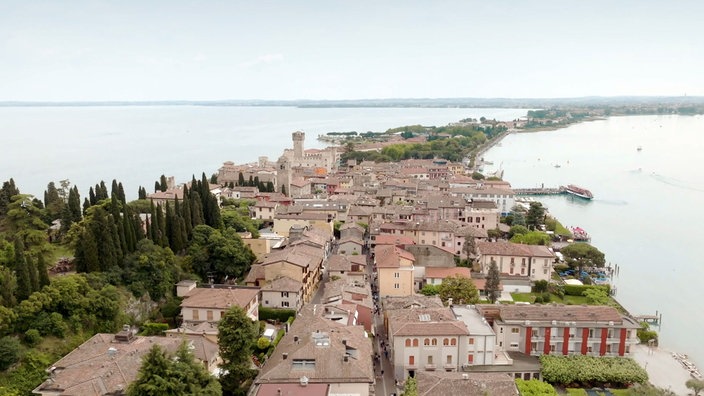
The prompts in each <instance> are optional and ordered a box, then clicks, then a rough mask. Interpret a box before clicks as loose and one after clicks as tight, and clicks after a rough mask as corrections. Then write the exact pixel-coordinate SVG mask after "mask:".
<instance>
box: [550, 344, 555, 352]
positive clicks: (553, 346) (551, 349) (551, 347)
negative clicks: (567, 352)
mask: <svg viewBox="0 0 704 396" xmlns="http://www.w3.org/2000/svg"><path fill="white" fill-rule="evenodd" d="M555 350H556V349H555V345H554V344H553V345H550V352H555Z"/></svg>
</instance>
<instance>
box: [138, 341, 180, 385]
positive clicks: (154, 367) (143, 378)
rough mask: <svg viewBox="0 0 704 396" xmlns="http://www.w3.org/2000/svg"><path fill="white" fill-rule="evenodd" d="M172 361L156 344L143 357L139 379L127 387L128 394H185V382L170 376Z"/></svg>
mask: <svg viewBox="0 0 704 396" xmlns="http://www.w3.org/2000/svg"><path fill="white" fill-rule="evenodd" d="M170 365H171V362H170V361H169V358H168V357H167V355H166V352H164V350H163V349H161V347H160V346H159V345H154V346H152V347H151V348H150V349H149V352H147V354H146V355H145V356H144V357H143V358H142V365H141V366H140V368H139V373H138V374H137V379H136V380H135V381H134V382H133V383H132V384H130V386H129V388H128V389H127V395H128V396H161V395H180V394H183V393H182V391H183V388H184V386H183V384H179V383H177V382H176V381H173V380H172V378H170V376H171V373H170V372H169V371H170V370H169V369H170Z"/></svg>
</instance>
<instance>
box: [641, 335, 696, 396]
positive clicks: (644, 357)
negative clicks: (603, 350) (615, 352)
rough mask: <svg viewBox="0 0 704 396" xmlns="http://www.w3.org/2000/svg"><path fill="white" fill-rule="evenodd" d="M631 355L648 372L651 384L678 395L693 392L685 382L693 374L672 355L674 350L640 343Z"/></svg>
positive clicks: (684, 395)
mask: <svg viewBox="0 0 704 396" xmlns="http://www.w3.org/2000/svg"><path fill="white" fill-rule="evenodd" d="M631 357H633V359H634V360H635V361H636V362H638V364H640V365H641V366H642V367H643V368H645V371H647V372H648V377H649V381H650V383H651V384H653V385H655V386H657V387H659V388H663V389H669V390H671V391H673V392H675V394H677V395H682V396H686V395H689V394H691V391H690V390H689V389H687V387H686V386H685V382H687V380H688V379H691V378H692V376H691V375H690V374H689V371H687V370H686V369H685V368H684V367H683V366H682V365H681V364H680V362H678V361H677V360H675V358H674V357H672V352H670V351H668V350H665V349H662V348H659V347H652V348H651V347H648V346H647V345H642V344H640V345H635V346H634V348H633V350H632V356H631Z"/></svg>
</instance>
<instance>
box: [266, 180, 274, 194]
mask: <svg viewBox="0 0 704 396" xmlns="http://www.w3.org/2000/svg"><path fill="white" fill-rule="evenodd" d="M266 192H274V183H272V182H270V181H268V182H266Z"/></svg>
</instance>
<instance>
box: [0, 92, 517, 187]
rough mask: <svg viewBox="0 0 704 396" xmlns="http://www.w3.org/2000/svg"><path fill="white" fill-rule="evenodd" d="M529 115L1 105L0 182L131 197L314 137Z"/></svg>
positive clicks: (453, 111) (441, 110) (474, 111)
mask: <svg viewBox="0 0 704 396" xmlns="http://www.w3.org/2000/svg"><path fill="white" fill-rule="evenodd" d="M525 114H526V110H525V109H458V108H296V107H234V106H233V107H226V106H116V107H0V139H1V140H0V148H1V150H0V153H2V154H1V155H0V181H5V180H8V179H9V178H10V177H13V178H14V180H15V183H16V184H17V185H18V187H19V188H20V191H21V192H23V193H28V194H33V195H35V196H37V197H39V198H40V199H41V198H42V197H43V191H44V190H45V189H46V185H47V184H48V183H49V182H50V181H54V182H56V184H57V185H58V181H60V180H63V179H69V180H70V181H71V182H72V183H74V184H75V185H77V186H78V188H79V190H80V192H81V195H82V197H85V196H87V194H88V189H89V187H90V186H93V185H95V184H96V183H98V182H100V180H105V182H106V183H107V185H108V188H109V187H110V183H111V182H112V179H117V180H118V181H120V182H122V184H123V186H124V188H125V192H126V194H127V196H128V198H136V197H137V189H138V187H139V186H140V185H141V186H144V187H146V189H147V191H150V190H151V189H153V187H154V181H156V180H157V179H158V178H159V176H160V175H162V174H165V175H167V176H175V177H176V182H177V183H181V182H185V181H188V180H191V176H192V175H193V174H195V175H196V177H197V178H200V175H201V173H202V172H205V173H206V175H208V176H209V175H211V174H212V173H216V172H217V170H218V168H219V167H220V166H222V163H223V162H225V161H234V162H235V163H246V162H252V161H256V160H257V157H259V156H262V155H263V156H268V157H269V159H270V160H274V161H275V160H276V159H277V158H278V157H279V156H280V155H281V154H282V152H283V150H284V149H285V148H290V147H292V143H291V133H292V132H294V131H298V130H300V131H303V132H305V133H306V142H305V147H307V148H312V147H324V144H323V143H321V142H318V141H317V140H316V138H317V136H318V135H319V134H324V133H326V132H346V131H357V132H367V131H374V132H380V131H385V130H387V129H389V128H394V127H398V126H404V125H414V124H421V125H426V126H431V125H435V126H443V125H447V124H448V123H450V122H456V121H459V120H460V119H463V118H468V117H472V118H479V117H486V118H488V119H494V118H495V119H497V120H511V119H515V118H518V117H520V116H524V115H525Z"/></svg>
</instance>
